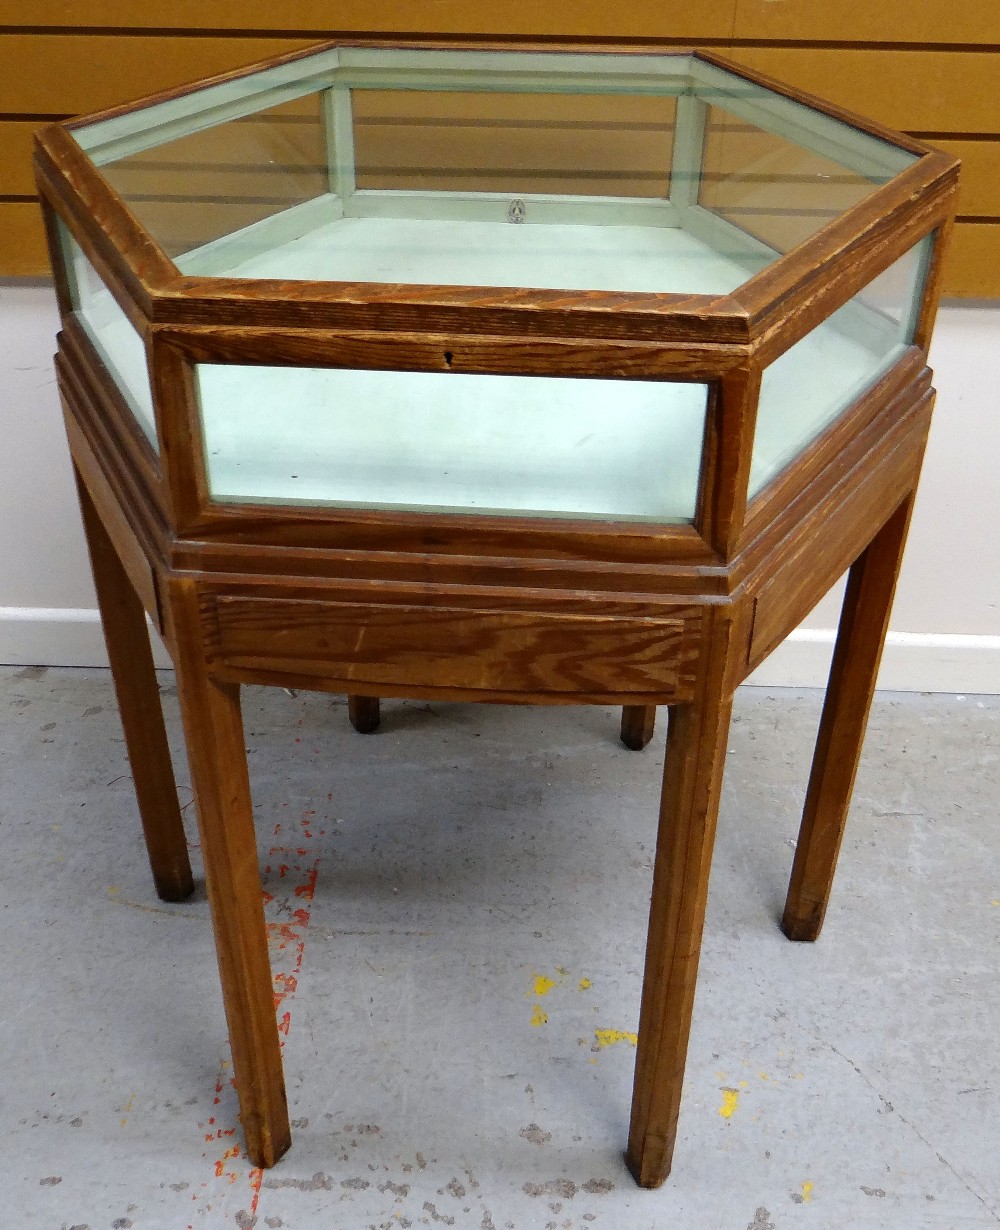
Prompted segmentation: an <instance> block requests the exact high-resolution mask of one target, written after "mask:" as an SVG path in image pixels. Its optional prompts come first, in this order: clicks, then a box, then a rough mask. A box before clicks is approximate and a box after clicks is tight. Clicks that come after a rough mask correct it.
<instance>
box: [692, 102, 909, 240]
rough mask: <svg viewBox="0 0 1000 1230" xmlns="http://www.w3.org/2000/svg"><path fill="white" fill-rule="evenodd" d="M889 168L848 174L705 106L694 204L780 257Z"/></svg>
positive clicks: (824, 157) (800, 145)
mask: <svg viewBox="0 0 1000 1230" xmlns="http://www.w3.org/2000/svg"><path fill="white" fill-rule="evenodd" d="M817 144H818V142H817ZM896 169H898V168H892V167H891V166H884V165H881V164H879V163H877V162H873V163H872V164H871V165H870V166H868V167H866V168H865V169H864V170H860V169H854V168H852V167H850V166H848V165H845V163H844V162H843V161H841V160H837V159H835V158H833V157H831V156H829V155H828V154H826V153H824V152H822V151H821V150H817V149H815V148H811V146H810V144H809V143H807V142H806V141H804V140H801V139H800V140H789V138H788V137H787V136H784V135H778V134H777V133H774V132H768V131H766V130H765V129H763V128H761V127H760V126H759V125H757V124H755V123H753V122H751V121H749V120H746V119H741V118H740V117H739V116H736V115H733V114H732V113H731V112H729V111H726V110H724V109H723V108H722V107H719V106H709V107H708V108H707V115H706V120H705V135H704V145H703V147H702V158H701V175H700V183H699V191H698V204H699V205H700V206H702V207H703V208H704V209H707V210H709V211H711V212H712V213H713V214H714V215H716V216H717V217H719V218H723V219H725V221H726V222H729V223H731V224H732V225H733V226H735V227H739V229H740V230H742V231H745V232H746V233H747V234H748V235H750V236H752V237H753V238H755V239H758V240H760V241H761V242H762V243H763V244H766V245H767V247H769V248H772V249H773V250H774V251H775V252H776V253H786V252H790V251H791V249H792V248H794V247H795V246H796V244H799V243H801V242H802V241H803V240H804V239H808V238H809V236H810V235H813V234H815V232H816V231H818V230H819V229H820V227H822V226H825V225H826V224H827V223H828V222H830V221H832V220H833V219H834V218H836V217H838V216H839V215H840V214H842V213H844V212H845V211H846V210H848V209H850V208H851V207H852V206H854V205H857V204H858V202H859V201H862V200H864V198H865V197H866V196H869V195H870V194H871V193H872V192H874V190H875V189H876V188H878V187H879V186H880V185H881V184H884V183H886V182H887V181H888V180H890V179H891V178H892V176H893V174H894V173H895V170H896Z"/></svg>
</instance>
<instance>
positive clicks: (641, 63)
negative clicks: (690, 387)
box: [74, 47, 917, 295]
mask: <svg viewBox="0 0 1000 1230" xmlns="http://www.w3.org/2000/svg"><path fill="white" fill-rule="evenodd" d="M74 132H75V135H76V137H77V139H78V140H79V141H80V143H81V145H82V146H83V147H84V149H86V150H88V152H89V153H90V156H91V157H92V158H93V159H94V161H95V162H96V163H97V164H98V165H99V166H101V167H102V169H103V172H104V174H105V175H106V176H107V177H108V178H109V179H110V180H111V182H112V183H113V184H114V185H115V187H116V188H117V190H118V191H119V192H120V193H121V194H122V195H123V196H124V197H125V199H126V201H127V202H128V204H129V207H130V208H131V209H132V210H134V211H135V213H136V215H137V216H138V217H139V218H140V219H141V220H142V222H143V223H144V225H145V226H146V227H147V229H148V230H149V231H150V233H151V234H152V235H153V237H154V238H155V239H156V240H157V241H158V242H159V243H160V244H161V245H162V247H163V249H164V250H165V251H166V253H167V254H168V255H170V256H171V257H173V258H174V260H175V261H176V263H177V264H178V266H179V267H180V269H181V270H182V272H184V273H188V274H193V275H200V276H208V277H212V276H223V277H238V278H269V279H279V280H283V279H300V280H324V281H361V282H389V283H396V282H398V283H411V284H413V283H415V284H423V285H463V286H494V287H528V288H539V289H554V290H567V291H586V290H604V291H622V292H636V293H675V294H692V293H694V294H705V295H719V294H727V293H729V292H731V291H733V290H735V289H736V288H737V287H739V286H740V285H742V284H743V283H744V282H746V281H747V280H748V279H749V278H751V277H753V276H754V274H756V273H758V272H759V271H760V270H761V269H763V268H764V267H766V266H767V265H768V264H770V263H772V262H773V261H775V260H777V259H779V258H780V256H781V255H782V254H784V253H786V252H788V251H789V250H790V249H791V248H792V247H794V246H795V245H796V244H798V243H800V242H801V241H802V240H803V239H805V238H807V237H808V236H810V235H812V234H813V233H814V232H815V231H816V230H818V229H819V228H820V227H822V226H823V225H824V224H825V223H826V222H828V221H829V220H830V219H832V218H834V217H837V216H839V215H840V214H841V213H842V212H843V211H844V210H846V209H849V208H851V207H852V206H854V205H856V204H857V203H858V202H859V201H861V200H863V199H864V198H865V197H866V196H867V195H868V194H869V193H871V192H872V191H873V190H874V189H875V188H876V187H877V186H878V185H880V184H883V183H885V182H886V181H887V180H889V179H891V178H892V177H893V176H895V175H897V174H899V173H900V171H902V170H903V169H904V168H905V167H907V166H909V165H910V164H911V163H912V162H914V161H915V159H916V157H917V156H916V155H915V154H913V153H912V152H910V151H907V150H905V149H901V148H899V147H898V146H895V145H893V144H892V143H891V142H888V141H886V140H883V139H882V138H879V137H875V136H872V135H871V134H869V133H867V132H865V131H863V130H861V129H857V128H855V127H853V126H852V125H850V124H847V123H845V122H844V121H842V120H839V119H835V118H833V117H831V116H828V115H826V114H824V113H823V112H822V111H818V110H816V109H815V108H813V107H810V106H807V105H805V104H802V103H799V102H796V101H794V100H793V99H791V98H788V97H785V96H784V95H782V94H779V93H776V92H774V91H772V90H769V89H767V88H765V87H763V86H761V85H758V84H757V83H755V82H752V81H749V80H747V79H745V78H743V77H740V76H738V75H737V74H734V73H731V72H728V71H726V70H724V69H722V68H719V67H717V66H715V65H712V64H709V63H707V62H705V61H703V60H699V59H698V58H696V57H693V56H687V55H669V54H630V55H616V54H595V53H585V52H579V53H576V52H571V53H567V52H544V51H533V52H525V51H463V50H460V49H437V50H431V49H416V48H412V49H402V48H362V47H340V48H327V49H326V50H324V51H321V52H317V53H316V54H315V55H310V56H306V57H304V58H302V59H301V60H295V61H289V62H286V63H283V64H277V65H273V66H271V67H269V68H267V69H264V70H261V71H260V72H255V73H252V74H249V75H248V76H247V77H244V78H237V79H234V80H229V81H224V82H220V83H216V84H214V85H209V86H206V87H205V88H204V89H201V90H195V91H192V92H191V93H188V94H182V95H178V96H176V97H174V98H171V99H168V100H165V101H164V102H161V103H154V104H151V105H150V106H148V107H142V108H138V109H136V110H134V111H130V112H124V113H122V114H119V115H115V116H112V117H110V118H107V119H104V120H98V121H95V122H94V123H93V124H90V125H84V126H82V127H80V128H78V129H75V130H74Z"/></svg>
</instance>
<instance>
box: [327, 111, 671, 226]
mask: <svg viewBox="0 0 1000 1230" xmlns="http://www.w3.org/2000/svg"><path fill="white" fill-rule="evenodd" d="M351 107H352V114H353V129H354V161H355V184H356V187H357V188H358V189H359V190H362V191H381V192H386V191H409V192H428V191H433V192H463V193H468V192H478V193H482V192H499V193H503V194H504V195H505V196H509V197H523V196H526V195H529V194H543V195H544V194H548V195H560V194H563V195H569V196H609V197H662V198H665V197H666V196H667V194H668V192H669V188H670V157H671V150H672V147H673V136H674V116H675V113H676V110H677V100H676V99H675V98H672V97H656V96H653V97H644V96H638V97H632V96H630V95H627V94H612V95H599V94H542V93H538V94H535V93H532V94H500V93H492V92H488V93H468V92H466V91H463V90H435V91H430V90H371V89H368V90H353V91H352V92H351ZM526 215H527V211H526Z"/></svg>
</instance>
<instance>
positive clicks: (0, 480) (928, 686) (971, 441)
mask: <svg viewBox="0 0 1000 1230" xmlns="http://www.w3.org/2000/svg"><path fill="white" fill-rule="evenodd" d="M57 329H58V316H57V313H56V307H55V298H54V295H53V293H52V290H51V288H50V287H49V286H48V285H46V284H44V283H40V282H39V283H28V282H16V283H15V282H0V662H3V663H24V664H45V665H70V666H84V665H96V664H101V663H104V662H106V659H105V657H104V649H103V644H102V642H101V636H100V627H99V623H98V621H97V613H96V610H95V599H94V591H93V586H92V585H91V582H90V577H89V572H88V565H87V558H86V548H85V546H84V542H83V534H82V531H81V529H80V518H79V512H78V509H77V506H76V495H75V492H74V490H73V482H72V476H71V472H70V466H69V460H68V454H67V451H66V443H65V438H64V435H63V429H62V418H61V414H60V410H59V401H58V397H57V395H56V388H55V377H54V374H53V371H52V352H53V347H54V343H53V339H54V337H55V334H56V331H57ZM931 362H932V364H933V366H934V368H935V373H936V379H935V384H936V386H937V388H938V402H937V409H936V412H935V420H934V427H933V430H932V433H931V441H930V447H929V450H928V454H927V461H926V463H925V466H924V475H923V480H922V484H921V489H920V495H919V498H918V501H917V508H916V511H915V514H914V520H913V526H912V529H911V531H910V541H909V546H908V549H907V556H906V562H905V564H904V567H903V574H902V577H901V579H900V585H899V591H898V594H897V598H896V607H895V611H894V613H893V620H892V632H891V633H890V641H889V645H888V647H887V650H886V656H885V660H884V662H883V669H882V674H881V677H880V684H881V685H882V686H884V687H896V688H904V689H909V690H913V691H955V692H976V691H979V692H987V691H988V692H1000V545H998V542H997V537H998V535H1000V482H998V481H997V466H998V462H1000V303H996V302H993V303H982V304H968V303H965V304H956V305H950V306H945V307H944V308H943V309H942V311H941V315H940V317H939V320H938V326H937V332H936V335H935V341H934V347H933V351H932V355H931ZM837 609H838V608H837V595H836V594H833V595H830V596H829V597H828V598H826V599H824V601H823V602H822V603H821V604H820V606H819V607H817V609H816V610H815V611H814V612H813V613H812V615H811V616H810V617H809V619H807V620H806V622H805V624H804V625H803V627H802V628H801V629H799V631H798V632H797V633H794V634H793V636H792V637H791V638H789V640H788V641H787V642H786V643H785V645H783V646H782V647H781V648H780V649H779V650H777V651H776V652H775V653H774V654H773V655H772V656H771V658H769V659H768V661H767V662H766V663H764V665H763V666H762V667H761V668H760V669H759V670H758V671H757V672H756V674H755V676H754V681H755V682H759V683H766V684H772V685H780V684H789V685H791V684H802V685H810V684H822V683H823V682H825V676H826V671H827V669H828V666H829V654H830V646H831V644H832V640H833V628H834V627H835V625H836V620H837ZM161 652H162V651H161ZM161 661H162V662H163V663H164V664H166V661H167V659H166V658H165V656H164V657H162V658H161Z"/></svg>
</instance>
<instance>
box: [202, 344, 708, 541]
mask: <svg viewBox="0 0 1000 1230" xmlns="http://www.w3.org/2000/svg"><path fill="white" fill-rule="evenodd" d="M195 372H196V380H197V387H198V393H199V399H200V404H201V416H202V424H203V431H204V439H205V452H206V462H207V468H208V477H209V486H210V490H211V493H212V497H213V499H215V500H217V501H222V502H249V503H260V502H264V503H276V504H309V505H323V506H328V507H354V508H358V507H367V508H400V509H410V510H427V511H442V510H444V511H467V512H476V513H494V514H501V513H508V514H515V515H519V514H532V515H537V516H546V517H590V518H604V519H613V520H618V519H624V520H639V521H657V522H689V521H691V520H692V519H693V517H694V513H695V504H696V500H697V492H698V481H699V474H700V469H701V453H702V439H703V436H704V433H705V413H706V406H707V398H708V387H707V385H704V384H674V383H667V382H654V381H633V380H587V379H578V378H564V377H558V378H555V377H538V376H497V375H471V374H466V373H438V372H390V371H366V370H353V369H352V370H343V369H329V368H324V369H290V368H280V367H242V366H236V365H230V364H197V365H196V367H195Z"/></svg>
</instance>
